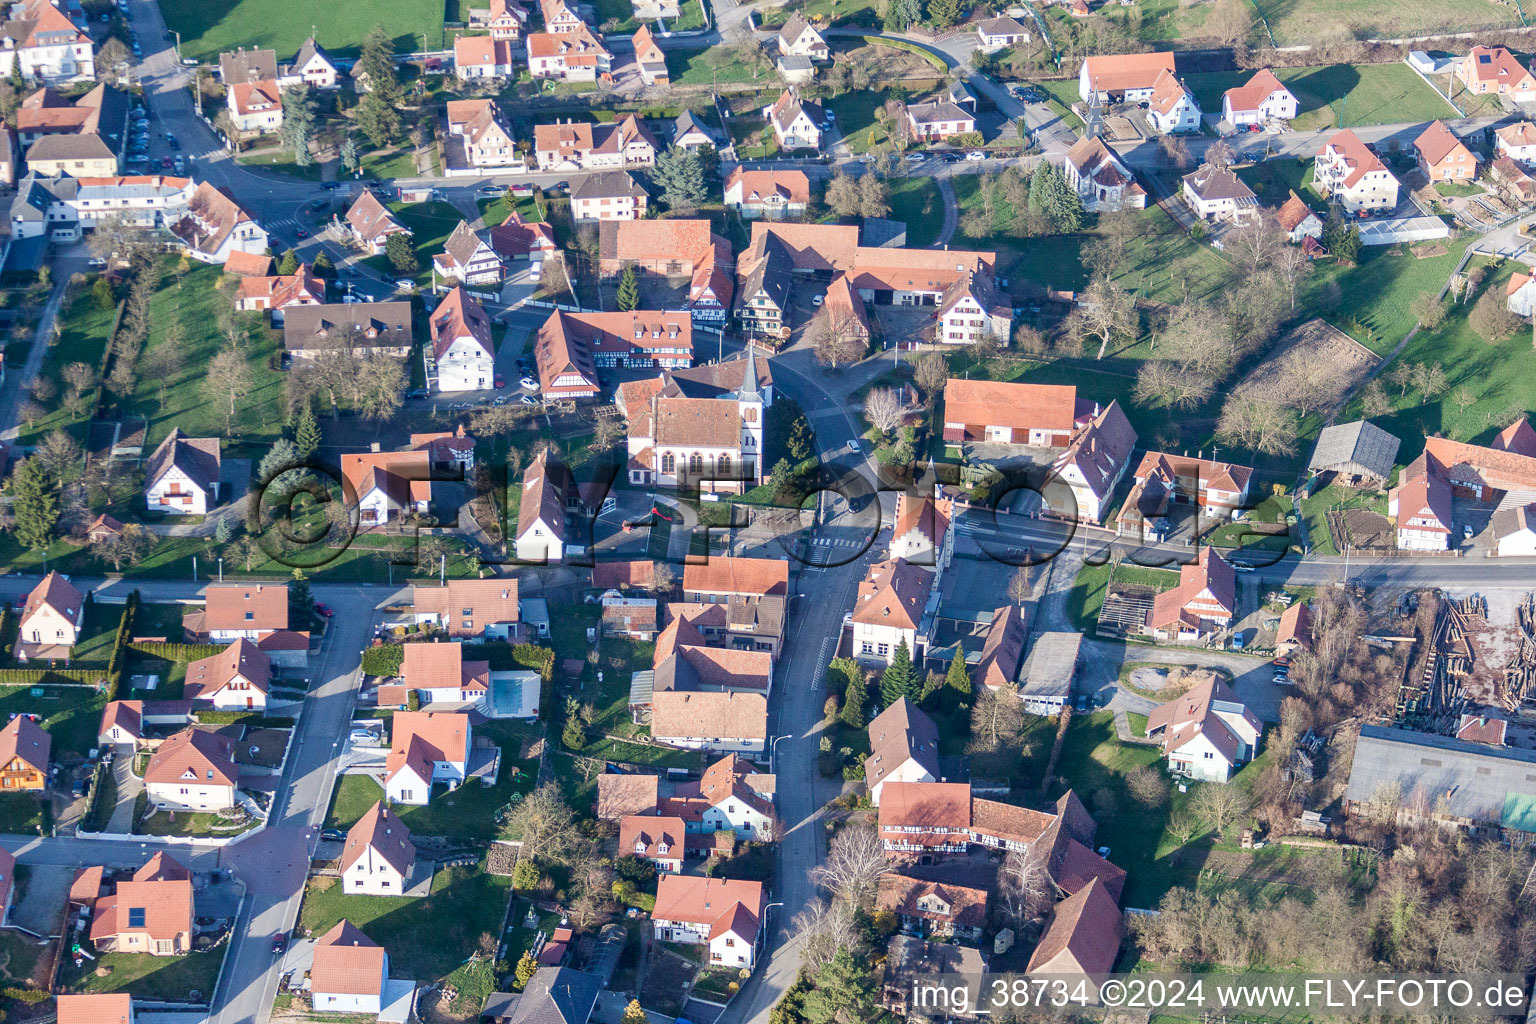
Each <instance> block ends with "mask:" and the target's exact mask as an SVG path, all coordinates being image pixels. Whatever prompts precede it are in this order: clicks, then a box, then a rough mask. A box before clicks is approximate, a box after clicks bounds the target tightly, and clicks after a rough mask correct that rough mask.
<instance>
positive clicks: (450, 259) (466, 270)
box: [432, 220, 504, 287]
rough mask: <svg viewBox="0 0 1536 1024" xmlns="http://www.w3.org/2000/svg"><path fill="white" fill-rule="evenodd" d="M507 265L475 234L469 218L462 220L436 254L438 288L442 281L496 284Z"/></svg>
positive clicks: (435, 275)
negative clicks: (504, 266)
mask: <svg viewBox="0 0 1536 1024" xmlns="http://www.w3.org/2000/svg"><path fill="white" fill-rule="evenodd" d="M503 270H504V268H503V267H502V265H501V257H500V256H498V255H496V250H494V249H492V248H491V246H490V244H489V243H488V242H486V241H485V239H483V238H481V237H480V236H479V235H477V234H475V231H474V229H473V228H471V227H470V226H469V222H468V221H463V220H461V221H459V226H458V227H456V228H454V229H453V233H452V234H451V235H449V236H448V240H447V241H446V242H444V243H443V251H442V252H440V253H438V254H437V255H436V256H434V257H432V280H433V285H434V287H435V286H436V284H437V283H438V282H439V281H442V282H444V283H446V282H449V281H452V282H454V283H456V284H470V285H487V284H490V285H494V284H499V283H500V282H501V278H502V273H503Z"/></svg>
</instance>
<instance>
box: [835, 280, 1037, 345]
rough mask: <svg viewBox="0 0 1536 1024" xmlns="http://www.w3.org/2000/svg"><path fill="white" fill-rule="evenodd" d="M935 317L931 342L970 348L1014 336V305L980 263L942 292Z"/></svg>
mask: <svg viewBox="0 0 1536 1024" xmlns="http://www.w3.org/2000/svg"><path fill="white" fill-rule="evenodd" d="M829 291H830V289H829ZM935 316H936V317H937V320H938V323H937V324H936V326H935V327H934V332H933V337H934V340H935V341H940V342H943V343H944V344H945V345H971V344H975V343H976V342H978V341H980V340H982V339H983V338H992V339H994V340H999V341H1000V340H1002V339H1004V338H1011V337H1012V336H1013V305H1012V303H1011V301H1010V299H1009V298H1008V295H1007V293H1006V292H1004V291H1003V290H1002V289H1000V288H998V286H997V282H996V280H995V279H994V278H993V276H992V270H991V268H989V267H988V266H987V265H986V264H985V263H983V262H981V261H980V260H978V261H977V262H976V263H975V264H974V265H972V266H971V267H969V268H968V269H966V270H964V271H962V272H961V273H960V274H959V276H957V277H956V278H955V280H954V281H953V282H952V283H951V284H950V286H949V287H948V288H946V289H944V295H943V297H942V298H940V299H939V303H938V308H937V309H936V310H935Z"/></svg>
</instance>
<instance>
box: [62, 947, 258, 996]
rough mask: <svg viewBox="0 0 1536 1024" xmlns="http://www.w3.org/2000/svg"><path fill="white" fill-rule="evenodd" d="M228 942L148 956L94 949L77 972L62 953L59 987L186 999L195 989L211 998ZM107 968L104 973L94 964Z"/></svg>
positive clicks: (67, 990)
mask: <svg viewBox="0 0 1536 1024" xmlns="http://www.w3.org/2000/svg"><path fill="white" fill-rule="evenodd" d="M227 949H229V944H228V943H225V944H224V945H221V946H219V947H218V948H217V949H210V950H205V951H203V952H201V953H188V954H187V955H186V956H151V955H150V954H148V953H98V954H97V955H96V961H95V962H94V963H93V962H91V961H90V960H87V961H85V966H84V969H83V970H81V971H79V972H77V971H76V970H75V967H74V964H73V963H72V962H71V961H70V960H69V958H68V957H65V959H64V962H63V963H61V964H60V965H59V988H60V989H61V990H62V991H65V992H131V993H133V997H134V998H135V999H165V1000H171V999H188V998H190V994H191V993H193V992H197V993H198V994H199V998H201V999H212V998H213V986H214V982H215V981H216V980H217V979H218V976H219V965H220V964H222V963H223V962H224V953H225V951H226V950H227ZM98 967H105V968H107V970H108V971H109V972H110V973H108V974H107V975H106V976H105V977H100V976H98V975H97V974H96V968H98Z"/></svg>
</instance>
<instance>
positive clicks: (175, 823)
mask: <svg viewBox="0 0 1536 1024" xmlns="http://www.w3.org/2000/svg"><path fill="white" fill-rule="evenodd" d="M141 799H142V797H141ZM222 820H223V819H221V818H220V817H219V816H218V815H216V814H200V813H192V812H187V811H179V812H177V813H176V814H175V816H174V817H173V816H172V815H171V813H170V812H168V811H161V812H159V813H158V814H154V815H151V816H150V817H148V818H145V819H144V820H143V821H139V822H136V823H135V824H134V832H135V833H137V834H139V835H144V836H236V835H239V834H240V833H242V832H249V831H250V830H251V829H253V828H255V827H256V826H257V825H258V824H260V822H258V821H256V820H255V819H254V818H252V819H249V820H248V821H247V823H246V826H245V827H244V828H227V829H224V828H221V829H216V828H214V825H215V824H216V823H218V822H220V821H222Z"/></svg>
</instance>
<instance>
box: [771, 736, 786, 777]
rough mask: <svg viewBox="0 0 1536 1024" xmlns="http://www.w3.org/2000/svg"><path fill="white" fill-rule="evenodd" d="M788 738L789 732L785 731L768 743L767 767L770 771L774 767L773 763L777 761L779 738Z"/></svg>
mask: <svg viewBox="0 0 1536 1024" xmlns="http://www.w3.org/2000/svg"><path fill="white" fill-rule="evenodd" d="M789 738H790V734H789V733H785V734H784V735H782V736H775V737H774V738H773V742H772V743H770V744H768V769H769V771H772V770H773V769H774V767H775V765H776V764H777V761H778V756H779V740H787V739H789Z"/></svg>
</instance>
